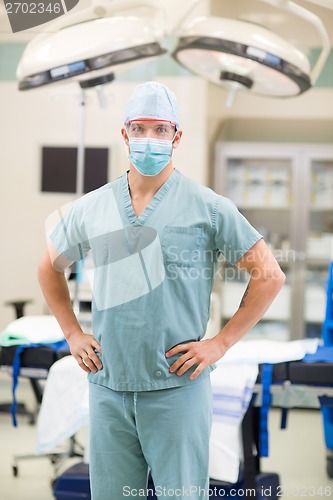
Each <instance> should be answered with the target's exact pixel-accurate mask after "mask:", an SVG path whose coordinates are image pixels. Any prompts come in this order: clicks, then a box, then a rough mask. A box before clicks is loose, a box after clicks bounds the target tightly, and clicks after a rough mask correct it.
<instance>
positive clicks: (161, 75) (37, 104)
mask: <svg viewBox="0 0 333 500" xmlns="http://www.w3.org/2000/svg"><path fill="white" fill-rule="evenodd" d="M176 5H177V2H175V1H174V0H172V1H171V2H169V3H168V14H169V17H168V22H169V24H170V26H172V25H174V24H175V23H176V22H177V21H178V19H179V18H180V16H181V15H182V14H183V13H184V12H185V11H186V10H187V8H185V7H188V5H187V6H185V5H184V4H183V5H182V9H181V10H180V9H176V8H175V7H176ZM205 8H206V6H202V8H201V12H204V11H205ZM202 9H203V10H202ZM175 13H177V15H175ZM199 13H200V9H199ZM0 25H1V23H0ZM22 38H24V36H23V35H22V34H20V35H18V36H15V35H12V34H8V35H7V36H6V37H5V36H4V35H3V33H2V37H1V40H0V110H1V134H0V171H1V183H0V213H1V219H0V230H1V246H0V263H1V286H0V330H1V329H3V328H4V327H5V326H6V325H7V324H8V323H9V322H10V321H12V320H14V319H15V315H14V310H13V309H12V308H11V307H8V306H6V305H5V302H6V301H9V300H18V299H32V300H33V303H32V304H30V305H28V306H27V308H26V313H28V314H43V313H45V312H46V311H47V309H46V306H45V303H44V299H43V297H42V294H41V291H40V289H39V286H38V283H37V279H36V270H37V266H38V261H39V259H40V256H41V254H42V252H43V251H44V248H45V240H44V222H45V219H46V217H47V216H48V215H49V214H50V213H51V212H52V211H53V210H54V209H56V208H57V207H59V206H61V205H62V204H64V203H67V202H68V201H71V200H72V199H73V198H74V197H73V195H70V194H57V193H41V192H40V183H41V178H40V175H41V147H42V146H45V145H47V146H64V145H71V146H73V145H74V146H75V145H77V144H78V142H79V127H80V97H81V92H80V89H79V85H78V84H77V83H71V84H66V85H54V86H49V87H44V88H41V89H38V90H33V91H27V92H19V91H18V90H17V82H16V81H15V68H16V64H17V62H18V58H19V56H20V53H21V52H22V49H23V45H22V46H21V45H20V44H21V43H22ZM18 42H19V43H18ZM15 44H16V45H15ZM151 79H156V80H159V81H162V82H163V83H165V84H166V85H168V86H169V87H170V88H171V89H172V90H173V91H174V92H175V93H176V95H177V97H178V100H179V103H180V115H181V125H182V128H183V129H184V135H183V139H182V144H181V147H179V148H178V149H177V151H176V152H175V160H174V161H175V165H176V166H177V167H178V168H179V169H180V170H181V171H182V172H183V173H185V174H186V175H189V176H190V177H192V178H194V179H196V180H198V181H199V182H203V183H204V182H205V181H206V171H207V168H206V167H207V165H206V158H207V143H206V136H207V125H206V119H205V118H206V114H207V83H206V82H204V81H203V80H202V79H200V78H197V77H194V76H192V75H190V74H189V73H188V72H186V71H184V70H182V69H181V68H180V67H178V65H176V63H174V62H173V61H172V60H171V58H170V57H168V56H166V57H164V58H162V59H161V60H159V61H153V62H150V63H148V64H145V65H142V66H140V67H138V68H137V69H135V68H134V69H132V70H130V71H127V72H125V73H123V74H121V75H119V78H118V79H117V80H116V81H115V82H113V83H112V84H110V85H108V86H106V87H105V95H106V98H107V101H108V106H107V107H106V108H104V109H102V108H101V107H100V105H99V102H98V99H97V94H96V92H95V91H94V90H89V91H88V92H87V106H86V133H85V144H86V145H87V146H103V147H109V148H110V151H111V155H110V165H109V179H110V180H111V179H113V178H115V177H117V176H119V175H121V174H122V173H123V172H125V171H126V169H127V167H128V160H127V157H126V153H125V148H124V145H123V141H122V138H121V135H120V128H121V127H122V124H123V111H124V108H125V104H126V102H127V100H128V98H129V96H130V94H131V93H132V91H133V89H134V87H135V85H136V84H138V83H141V82H143V81H146V80H151ZM194 103H195V114H194V107H193V104H194ZM194 116H195V119H194Z"/></svg>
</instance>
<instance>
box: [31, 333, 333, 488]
mask: <svg viewBox="0 0 333 500" xmlns="http://www.w3.org/2000/svg"><path fill="white" fill-rule="evenodd" d="M259 343H260V344H261V347H259ZM277 344H278V345H279V347H280V351H281V352H280V354H279V358H284V359H285V361H283V362H281V359H280V360H279V359H278V358H277V356H276V351H277ZM234 347H235V349H233V352H231V351H232V350H230V351H229V353H228V355H226V356H225V358H224V361H223V363H218V364H217V368H216V370H214V371H213V373H212V375H211V376H212V378H213V379H212V382H213V395H216V396H217V397H216V401H215V403H214V405H215V410H219V401H220V402H221V401H222V405H221V406H225V403H223V393H225V387H223V384H221V383H220V382H221V381H222V380H229V381H230V380H235V379H238V380H241V379H243V380H242V382H241V384H240V386H239V387H238V388H237V387H236V386H234V387H231V389H232V391H233V392H234V391H238V395H241V394H243V400H242V401H243V403H244V401H245V403H247V406H246V404H245V405H244V408H245V410H244V412H243V414H241V413H239V415H238V416H239V418H238V421H235V422H230V421H229V422H228V420H227V418H224V422H222V423H223V425H221V426H220V425H219V419H218V416H219V411H215V416H214V418H213V422H214V420H215V424H214V423H213V431H212V437H213V440H215V444H214V443H213V444H212V450H211V451H212V457H213V459H212V461H211V462H212V468H211V474H210V475H211V477H212V478H213V479H212V484H214V485H215V486H216V485H220V486H221V485H222V486H221V487H224V485H225V484H229V486H230V484H234V483H235V482H237V480H238V475H239V470H240V465H242V463H244V457H243V453H244V449H243V448H242V444H243V445H244V440H243V443H240V442H239V440H238V435H239V432H240V430H242V429H243V437H244V436H249V435H250V436H251V443H250V445H248V450H249V449H250V450H251V453H249V451H247V454H248V456H247V467H245V470H244V473H245V478H244V481H245V482H244V485H245V484H246V485H252V487H253V484H255V481H256V478H258V477H259V476H260V452H261V451H262V450H260V445H261V443H260V439H261V438H262V436H260V433H259V429H260V428H262V427H263V422H265V418H264V419H263V417H262V408H263V407H264V406H265V405H263V397H264V390H267V384H266V385H265V383H264V381H263V372H264V371H265V370H264V367H267V366H271V367H272V371H271V375H272V380H271V382H272V383H271V384H270V385H269V387H268V390H269V394H270V395H271V396H272V397H273V401H272V403H273V404H276V401H278V402H279V405H280V406H283V407H284V408H292V407H299V406H304V400H305V402H307V401H308V400H309V396H310V397H311V398H312V399H315V400H316V401H318V398H321V399H322V400H325V403H326V404H327V402H328V401H329V400H330V401H331V398H332V397H333V364H332V363H319V362H318V363H312V364H310V363H304V362H300V361H297V359H302V358H304V356H305V355H306V353H310V354H311V353H314V352H317V351H318V341H317V340H309V341H296V342H287V343H281V342H274V341H244V342H241V343H239V345H237V347H236V346H234ZM258 353H259V355H258ZM308 355H309V354H308ZM233 371H234V373H235V372H237V377H235V376H234V373H233ZM214 377H215V379H214ZM69 379H70V380H71V384H68V380H69ZM244 382H245V383H244ZM229 389H230V388H229ZM305 396H306V397H305ZM275 400H276V401H275ZM55 401H57V405H56V406H55V403H54V402H55ZM270 404H271V401H270V402H269V405H270ZM216 405H217V406H216ZM221 406H220V408H221ZM305 406H306V405H305ZM246 408H248V410H247V411H246ZM64 412H65V413H64ZM88 413H89V407H88V383H87V380H86V375H85V373H84V372H83V371H82V370H80V369H79V367H78V366H77V364H76V362H75V360H74V359H73V358H72V357H68V358H65V359H63V360H61V361H58V362H57V363H55V364H54V365H53V366H52V367H51V369H50V372H49V377H48V381H47V384H46V387H45V392H44V397H43V402H42V405H41V410H40V414H39V419H38V427H37V446H36V448H37V450H36V451H37V453H48V452H49V451H50V450H52V448H54V447H55V446H56V445H57V444H58V443H60V442H62V441H63V440H65V439H68V438H69V437H70V436H71V435H73V434H75V433H77V432H78V431H79V430H80V429H81V428H82V427H83V426H88ZM226 413H227V412H226ZM216 417H217V418H216ZM224 417H225V415H224ZM284 420H285V415H284ZM249 422H250V424H249ZM249 425H250V427H249ZM244 426H245V427H244ZM249 428H251V429H252V430H251V432H249ZM244 429H246V432H245V433H244ZM228 438H229V444H230V441H232V443H233V445H235V448H236V449H231V445H230V446H229V444H228ZM220 443H223V444H224V445H225V444H226V445H227V447H226V449H222V448H223V447H221V446H220ZM253 449H257V450H258V453H253ZM86 455H87V456H89V450H88V453H87V454H86ZM87 461H89V459H87ZM214 463H215V465H214ZM81 466H82V464H81ZM84 467H85V468H86V469H87V467H88V465H87V464H85V465H84ZM86 469H85V470H86ZM72 472H73V473H75V474H76V472H77V471H76V472H75V471H72ZM68 474H70V471H69V473H68ZM75 474H74V475H75ZM79 475H80V474H79ZM66 477H67V479H68V475H67V476H66V472H65V475H64V476H61V477H60V478H58V479H57V482H56V484H58V486H59V485H60V486H61V481H64V479H65V478H66ZM76 477H77V476H76ZM272 477H273V480H274V481H276V478H275V479H274V475H273V476H272ZM86 479H87V478H86ZM62 484H63V483H62ZM275 484H276V482H275ZM60 486H59V487H60ZM246 487H250V486H246ZM59 498H62V497H59ZM64 498H65V497H64ZM83 498H85V497H83ZM236 498H237V497H236ZM253 498H254V497H253ZM258 498H259V497H258ZM271 498H273V497H271Z"/></svg>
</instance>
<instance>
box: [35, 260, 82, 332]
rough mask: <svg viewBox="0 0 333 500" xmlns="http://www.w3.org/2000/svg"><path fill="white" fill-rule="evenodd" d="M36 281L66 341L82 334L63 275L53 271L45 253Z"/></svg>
mask: <svg viewBox="0 0 333 500" xmlns="http://www.w3.org/2000/svg"><path fill="white" fill-rule="evenodd" d="M38 280H39V284H40V287H41V289H42V291H43V294H44V297H45V300H46V302H47V304H48V306H49V308H50V309H51V311H52V313H53V314H54V316H55V317H56V319H57V321H58V323H59V325H60V327H61V329H62V331H63V332H64V335H65V337H66V339H67V340H68V339H69V338H70V337H71V336H72V335H73V334H75V333H76V332H79V333H82V330H81V327H80V325H79V323H78V321H77V319H76V316H75V314H74V311H73V307H72V303H71V298H70V294H69V290H68V286H67V281H66V278H65V276H64V273H62V272H58V271H56V270H55V269H53V267H52V264H51V262H50V258H49V256H48V254H47V253H46V254H45V255H44V256H43V258H42V260H41V262H40V265H39V268H38Z"/></svg>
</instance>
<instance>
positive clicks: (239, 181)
mask: <svg viewBox="0 0 333 500" xmlns="http://www.w3.org/2000/svg"><path fill="white" fill-rule="evenodd" d="M297 162H298V156H297V152H296V151H295V149H293V148H288V146H286V147H281V146H280V145H277V144H244V143H234V144H230V143H229V144H222V143H220V144H217V146H216V150H215V165H214V186H213V187H214V190H215V191H216V192H218V193H219V194H222V195H224V196H227V197H228V198H230V199H231V200H233V201H234V202H235V204H236V205H237V207H238V209H239V211H240V212H241V213H242V214H243V215H244V216H245V217H246V218H247V219H248V220H249V221H250V223H251V224H252V225H253V226H254V227H255V228H256V229H257V230H258V231H259V232H260V233H261V234H262V235H263V237H264V239H265V241H266V243H267V244H268V245H269V246H270V247H271V249H272V251H273V253H274V255H275V256H276V258H277V260H278V262H279V263H280V266H281V267H282V268H283V270H284V272H285V273H286V276H287V280H286V284H285V286H284V287H283V289H282V290H281V292H280V294H279V295H278V296H277V297H276V299H275V301H274V302H273V304H272V305H271V307H270V308H269V309H268V311H267V312H266V314H265V316H264V318H263V319H262V320H261V321H260V323H259V324H258V325H257V326H256V327H254V328H253V329H252V330H251V331H250V332H249V334H248V336H247V338H262V337H264V338H269V339H276V340H289V339H291V338H293V334H292V332H295V329H298V330H300V329H301V328H302V324H301V323H300V322H299V323H300V324H298V325H296V324H293V323H294V320H295V317H296V316H295V317H294V315H293V316H292V314H291V311H292V310H293V308H292V306H291V302H292V292H291V284H292V283H293V281H294V279H293V273H294V262H295V260H296V258H295V255H296V252H295V249H296V248H297V236H296V234H295V227H294V225H295V210H294V207H295V197H296V196H297V193H296V191H297V185H296V182H295V172H296V169H297ZM222 267H223V269H222V272H221V273H220V276H222V280H221V286H220V290H221V314H222V323H225V322H226V321H227V320H228V319H229V318H230V317H231V316H232V314H234V312H235V311H236V310H237V309H238V306H239V303H240V300H241V298H242V295H243V293H244V290H245V288H246V283H247V280H248V277H247V275H246V274H244V273H242V272H239V271H238V270H235V269H234V268H232V267H231V266H230V265H229V264H228V263H227V262H224V263H223V264H222ZM297 318H298V315H297ZM297 336H299V334H298V335H297Z"/></svg>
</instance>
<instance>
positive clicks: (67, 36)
mask: <svg viewBox="0 0 333 500" xmlns="http://www.w3.org/2000/svg"><path fill="white" fill-rule="evenodd" d="M127 3H129V4H130V5H134V6H135V4H138V3H139V4H140V3H142V2H140V1H139V2H135V1H134V0H132V1H131V2H127ZM143 3H145V4H147V5H148V6H149V5H151V2H147V0H146V2H143ZM115 4H116V5H117V7H118V9H119V8H120V7H119V5H122V6H124V7H126V0H125V1H123V3H122V4H121V3H120V2H115ZM105 5H106V4H105ZM109 5H110V6H111V7H113V3H112V2H110V4H109ZM113 8H115V7H113ZM155 9H156V6H155ZM96 12H97V13H98V12H101V13H103V14H105V16H106V17H97V18H93V16H95V17H96ZM108 14H112V12H110V9H109V11H108V10H107V9H106V8H105V10H104V11H103V12H102V11H101V7H99V8H97V7H95V11H92V10H91V12H88V13H86V12H83V13H82V17H81V18H80V14H75V16H72V17H71V15H70V14H67V15H66V16H64V18H66V17H67V16H68V19H64V20H59V22H58V23H57V22H56V21H55V22H54V23H53V26H51V28H53V29H55V28H54V27H57V26H59V29H56V30H55V31H53V32H52V31H51V32H44V33H41V34H40V35H38V36H36V37H35V38H33V39H32V40H31V41H30V42H29V43H28V45H27V46H26V48H25V50H24V53H23V55H22V58H21V60H20V62H19V65H18V68H17V78H18V80H19V89H20V90H29V89H33V88H37V87H41V86H43V85H47V84H51V83H56V82H64V81H68V80H70V81H73V80H77V81H79V82H82V81H85V80H91V79H92V80H93V81H96V82H98V80H95V79H97V78H98V77H101V76H103V75H107V74H110V72H112V73H114V72H119V71H122V70H124V69H128V68H129V67H130V66H132V65H134V64H137V63H139V62H141V61H143V60H144V59H147V58H152V57H156V56H160V55H162V54H164V53H165V52H166V49H164V48H163V47H162V45H161V43H160V41H159V36H158V35H157V34H156V30H155V27H154V23H153V22H152V19H151V16H150V17H147V16H146V17H144V16H138V15H129V14H126V15H124V14H119V13H114V15H110V16H109V15H108ZM89 16H90V17H89ZM71 19H72V20H73V21H72V22H73V24H69V25H66V24H65V25H64V24H63V23H70V22H71Z"/></svg>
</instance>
